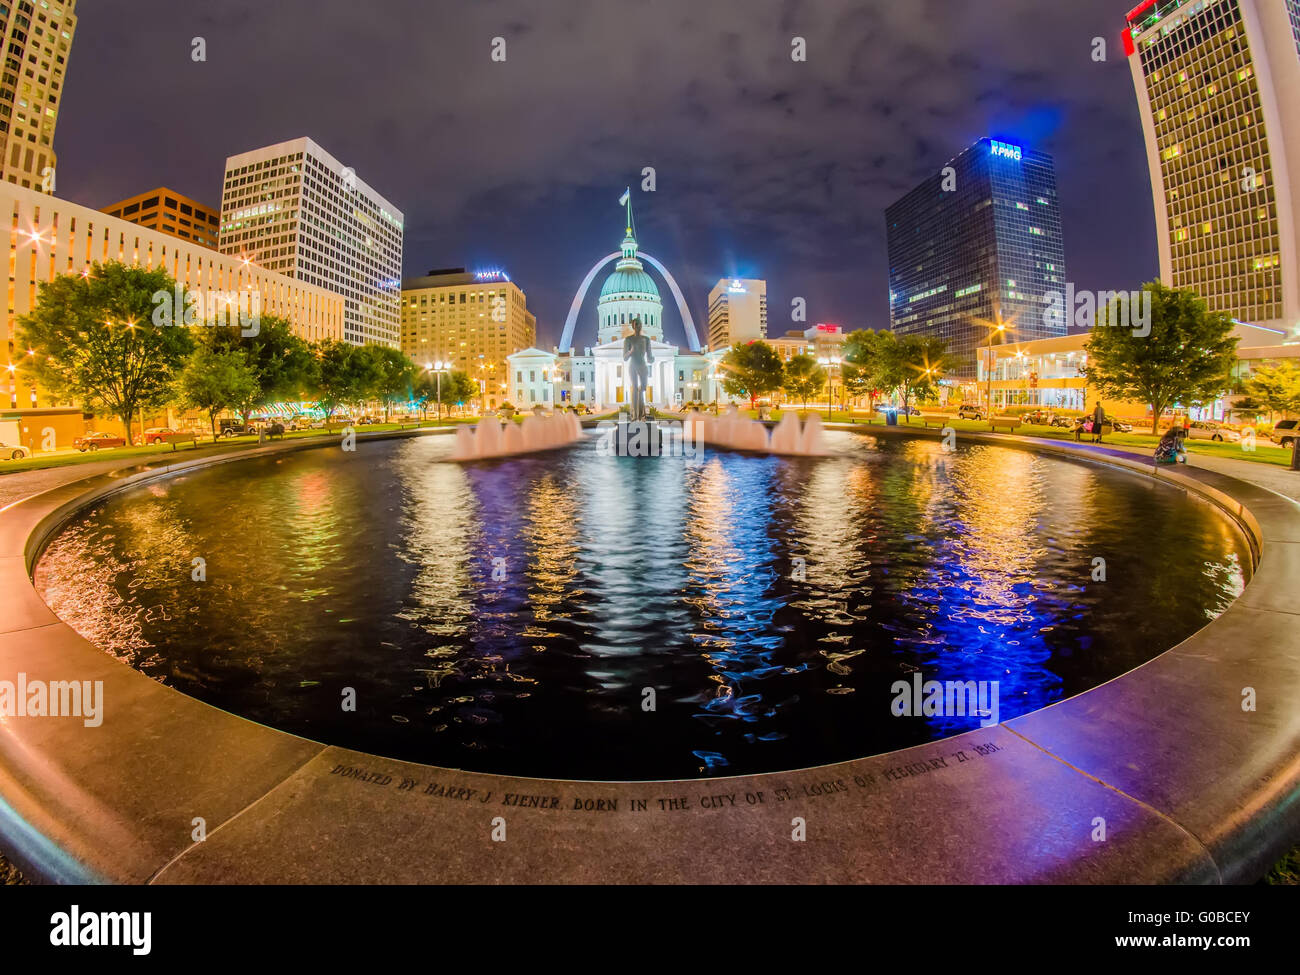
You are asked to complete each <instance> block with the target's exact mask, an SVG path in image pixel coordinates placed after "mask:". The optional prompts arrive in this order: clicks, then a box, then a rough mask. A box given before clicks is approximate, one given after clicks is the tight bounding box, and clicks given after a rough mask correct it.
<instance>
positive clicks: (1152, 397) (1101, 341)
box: [1084, 281, 1237, 434]
mask: <svg viewBox="0 0 1300 975" xmlns="http://www.w3.org/2000/svg"><path fill="white" fill-rule="evenodd" d="M1143 291H1145V292H1148V293H1150V295H1151V323H1150V330H1149V334H1141V333H1142V332H1145V331H1147V330H1146V329H1136V328H1133V327H1132V326H1131V325H1130V324H1129V323H1128V322H1122V321H1118V320H1117V321H1116V322H1115V323H1114V324H1113V325H1112V324H1111V323H1110V319H1111V316H1112V315H1115V314H1117V312H1118V311H1119V307H1118V305H1114V306H1112V305H1109V304H1108V305H1106V306H1105V307H1104V308H1102V309H1098V313H1097V326H1096V327H1095V328H1094V329H1093V330H1092V338H1091V339H1089V341H1088V345H1087V352H1088V366H1087V368H1086V369H1085V371H1084V373H1085V375H1086V376H1087V377H1088V382H1089V383H1091V384H1092V385H1093V386H1095V387H1096V389H1097V391H1098V392H1099V393H1101V394H1103V395H1106V396H1110V397H1113V398H1115V399H1127V400H1137V401H1138V402H1141V403H1147V404H1149V405H1150V407H1151V432H1152V433H1153V434H1154V433H1156V432H1157V431H1158V429H1159V424H1160V417H1161V416H1162V415H1163V413H1164V411H1165V408H1166V407H1168V406H1170V405H1172V404H1174V403H1182V404H1185V405H1189V406H1194V405H1198V404H1200V403H1203V402H1205V401H1207V400H1211V399H1213V398H1214V397H1216V396H1218V395H1220V394H1221V393H1223V392H1225V391H1226V390H1227V389H1228V387H1229V386H1230V385H1231V383H1232V367H1233V364H1234V363H1235V362H1236V359H1237V339H1236V338H1235V337H1234V336H1233V335H1232V328H1233V325H1232V319H1231V318H1230V317H1229V316H1227V315H1225V314H1223V313H1222V312H1210V311H1208V310H1207V309H1206V306H1205V302H1204V301H1202V300H1201V299H1200V298H1199V297H1198V296H1197V294H1196V292H1194V291H1192V290H1191V289H1190V288H1166V287H1165V286H1164V285H1163V284H1160V283H1159V282H1158V281H1153V282H1151V283H1149V284H1146V285H1143ZM1144 301H1145V299H1144Z"/></svg>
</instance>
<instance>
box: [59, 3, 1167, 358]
mask: <svg viewBox="0 0 1300 975" xmlns="http://www.w3.org/2000/svg"><path fill="white" fill-rule="evenodd" d="M298 6H299V5H297V4H294V3H290V4H285V5H282V6H281V7H280V8H278V9H277V10H276V11H269V12H268V11H264V10H256V9H255V8H253V7H251V6H250V7H248V8H246V10H245V13H247V14H248V15H249V17H248V18H244V17H236V16H234V15H233V14H230V15H226V16H221V17H215V16H214V15H212V14H208V13H203V12H196V14H195V15H194V16H193V18H192V19H190V20H189V21H188V22H183V23H177V22H175V19H174V18H173V17H171V16H170V14H169V15H168V16H166V17H163V16H161V15H160V16H159V17H157V18H151V17H150V16H149V15H148V8H149V7H150V0H141V2H140V3H136V4H134V5H133V9H134V10H136V11H139V12H140V13H139V15H138V16H137V17H136V18H132V20H131V22H130V23H125V22H120V21H116V20H114V18H113V16H112V10H111V5H109V6H108V7H97V8H93V9H89V10H87V11H84V12H80V11H79V13H80V15H81V18H82V21H83V25H82V30H83V31H84V30H90V31H92V34H91V35H88V36H95V37H98V38H102V41H103V42H102V43H101V44H97V45H96V46H95V47H93V48H92V47H89V46H87V47H85V48H80V49H78V51H77V52H76V56H74V57H72V58H71V59H70V64H69V78H68V85H67V97H66V104H65V105H64V106H63V109H62V111H61V121H62V122H63V124H62V125H61V126H60V128H59V138H58V140H57V148H58V151H59V154H60V158H61V163H60V166H61V169H60V172H59V179H60V183H59V193H58V195H59V196H62V197H64V198H68V199H73V200H76V201H77V202H80V203H84V204H85V205H88V206H104V205H106V204H108V203H111V202H112V201H114V200H117V199H121V198H123V197H125V196H128V195H130V194H132V193H136V192H139V190H140V188H141V187H142V186H149V185H167V186H173V187H175V188H176V189H177V190H178V191H179V192H182V193H186V194H188V195H190V196H193V197H194V198H195V199H198V200H200V201H203V202H205V203H207V204H208V205H212V206H215V205H217V204H219V202H220V200H219V194H220V186H221V171H222V163H223V161H224V159H225V158H226V157H227V156H230V155H234V154H238V153H241V152H245V151H248V150H251V149H254V148H256V147H257V146H260V145H267V144H274V143H278V142H282V141H285V140H289V139H294V138H298V137H301V136H307V137H310V138H312V139H313V140H315V141H317V142H319V143H320V144H322V145H324V146H327V147H329V148H330V150H331V152H333V153H334V154H335V155H336V156H337V157H338V158H339V159H340V161H341V162H343V163H344V164H346V165H349V166H353V167H355V169H356V171H357V172H358V173H360V174H364V176H365V179H366V181H367V182H368V183H370V185H372V186H374V187H375V188H376V189H377V190H378V191H379V192H380V193H383V194H384V195H385V196H386V197H387V198H388V199H391V200H392V201H393V202H394V204H395V205H396V206H397V207H399V208H400V209H402V210H403V211H404V212H405V214H406V241H405V253H404V261H403V275H404V276H413V275H417V274H421V273H423V272H424V271H426V270H427V269H428V268H429V267H438V266H462V265H463V266H466V267H470V268H475V267H480V266H494V267H504V268H506V270H507V271H508V272H509V273H510V275H511V277H512V278H513V279H514V280H516V281H519V282H521V284H522V286H523V287H524V288H525V289H526V290H527V291H528V292H529V295H530V307H532V308H534V309H535V311H536V313H537V315H538V341H539V343H553V342H555V341H556V340H557V339H558V338H559V333H560V331H561V326H562V322H563V316H564V311H565V309H566V307H567V304H568V302H569V300H570V299H571V297H572V294H573V290H574V288H575V286H576V284H577V279H578V278H579V277H580V274H581V267H582V266H585V265H583V261H584V260H586V255H588V254H590V253H592V252H593V251H594V250H596V249H598V248H599V247H601V246H604V244H605V237H606V235H607V232H606V230H605V228H606V227H607V213H608V211H611V210H612V209H613V207H615V206H616V205H617V202H616V201H617V198H618V195H619V194H620V193H621V192H622V189H623V187H625V186H627V185H628V184H629V183H630V184H631V185H632V187H633V194H634V197H635V201H636V204H637V207H638V214H639V215H640V217H641V221H642V226H641V236H642V237H643V239H645V240H646V241H648V242H650V243H649V246H650V247H651V248H652V250H654V251H655V252H656V253H658V254H661V255H662V259H663V260H664V261H665V263H666V264H668V265H669V266H672V267H673V268H674V269H675V273H676V274H677V275H678V276H679V278H680V279H681V283H682V286H683V289H684V290H685V291H686V294H687V299H688V302H689V303H690V306H691V309H692V312H693V314H694V315H695V317H696V319H697V321H702V320H705V319H706V318H707V294H708V291H709V288H710V287H711V286H712V285H713V283H714V282H716V281H717V279H718V278H719V277H723V276H731V277H760V278H765V279H767V280H768V281H769V305H770V317H771V321H772V328H771V331H772V333H773V334H780V333H782V332H784V331H786V330H787V328H793V327H798V326H799V325H800V324H801V323H791V322H790V320H789V308H790V302H791V299H792V298H794V297H796V296H798V297H804V298H805V299H806V300H807V304H808V320H809V321H828V322H837V323H843V324H844V325H846V326H847V327H874V328H881V327H886V326H887V324H888V314H889V313H888V285H887V274H888V261H887V258H886V253H885V231H884V209H885V207H886V206H887V205H888V204H889V202H891V201H892V200H893V199H896V198H897V197H898V196H900V195H901V194H902V193H903V192H906V190H907V189H908V188H910V187H911V186H913V185H915V184H916V182H918V181H919V180H920V179H921V178H923V177H924V176H925V174H926V173H928V172H930V171H931V170H933V169H935V168H937V167H940V166H942V165H943V164H944V162H945V160H947V159H949V158H951V156H952V155H953V154H954V153H955V152H956V151H958V150H959V149H960V147H961V146H963V145H969V144H970V143H971V142H973V141H975V139H977V138H980V137H984V136H989V135H992V136H993V137H994V138H998V137H1003V138H1006V139H1008V140H1010V141H1014V142H1015V143H1016V144H1019V145H1024V146H1026V147H1028V148H1033V149H1038V150H1041V151H1044V152H1047V153H1049V154H1051V155H1053V156H1054V157H1055V158H1056V160H1057V165H1058V179H1059V184H1060V191H1061V202H1062V221H1063V235H1064V240H1065V247H1066V254H1067V259H1068V262H1069V265H1070V267H1071V272H1072V275H1073V276H1074V279H1075V280H1076V281H1077V283H1078V285H1079V286H1080V287H1092V288H1103V287H1119V286H1131V287H1136V286H1137V285H1138V284H1140V283H1141V281H1143V280H1147V279H1150V278H1152V277H1154V276H1155V274H1156V270H1157V255H1156V247H1155V228H1154V225H1153V221H1152V217H1151V207H1150V186H1149V181H1148V178H1147V172H1146V164H1145V152H1144V148H1143V144H1142V137H1141V127H1140V124H1139V116H1138V112H1137V108H1136V104H1135V99H1134V93H1133V88H1132V81H1131V78H1130V75H1129V71H1128V67H1127V64H1126V62H1125V58H1124V54H1123V50H1122V46H1121V42H1120V31H1121V29H1122V27H1123V24H1124V13H1125V11H1124V10H1122V9H1118V8H1115V9H1111V8H1110V6H1109V5H1099V6H1098V8H1097V9H1096V10H1092V11H1080V10H1055V9H1050V10H1049V9H1043V10H1038V9H1036V10H1035V11H1034V16H1033V17H1032V18H1027V17H1024V16H1017V15H1016V14H1015V12H1014V11H1006V12H1003V11H992V12H990V13H989V14H988V16H983V15H980V16H976V15H974V14H972V13H970V12H968V11H961V10H958V11H946V12H945V19H946V20H947V22H948V24H949V26H950V27H951V28H952V29H950V30H945V31H943V32H938V33H942V35H943V36H942V37H938V36H935V34H936V32H928V31H927V30H926V22H927V18H926V14H927V13H928V12H929V11H928V8H925V7H924V6H922V7H917V8H906V9H903V10H899V9H894V8H890V7H880V8H873V9H867V8H861V7H851V6H850V5H847V4H839V3H818V4H802V5H801V4H790V5H779V4H768V5H765V6H764V7H762V8H760V7H758V6H756V7H755V14H754V16H753V17H752V18H751V19H749V20H747V21H743V22H736V21H735V20H734V18H729V17H726V16H724V15H723V14H722V13H713V12H710V11H706V10H696V9H692V8H689V7H687V6H686V5H669V6H667V7H664V6H660V7H657V8H656V9H655V10H653V11H649V10H643V9H637V8H631V9H624V10H606V9H603V8H593V9H591V10H585V8H582V9H583V10H584V11H585V13H583V14H582V15H581V16H579V15H578V14H577V13H575V12H569V13H568V14H567V15H565V14H564V13H562V12H559V11H557V12H556V13H553V14H548V16H547V18H546V19H545V21H544V22H539V21H536V20H535V19H534V16H535V15H533V14H531V13H528V12H527V11H525V9H524V8H523V7H522V6H512V5H509V4H507V5H502V6H500V7H493V8H492V9H489V10H483V9H478V8H476V9H474V10H472V11H470V12H468V13H467V14H466V15H465V16H464V17H463V18H461V19H458V20H457V21H456V22H455V23H454V24H439V25H438V26H439V31H440V33H439V34H438V35H437V36H436V37H435V36H434V35H432V34H431V33H429V32H427V31H426V27H425V24H427V23H429V21H428V20H426V19H425V18H422V17H420V16H418V10H419V9H420V8H417V7H414V6H411V7H409V8H407V14H409V16H407V15H403V14H402V13H400V12H399V13H397V14H395V15H394V17H392V18H389V19H388V20H387V22H389V23H392V22H401V23H402V24H403V25H404V26H403V36H404V37H405V38H406V41H405V43H407V44H409V45H410V47H411V49H412V50H413V51H415V52H423V53H425V54H427V53H429V52H431V51H437V52H438V57H436V58H424V57H422V58H420V59H418V63H419V67H418V68H414V69H413V68H412V65H413V64H415V63H416V61H415V60H412V59H403V58H396V59H393V60H392V62H391V63H385V64H383V65H368V66H367V67H366V68H365V69H358V70H357V71H351V70H340V69H339V68H338V65H337V64H334V63H333V62H331V63H332V64H333V66H332V67H331V68H330V71H329V72H324V71H322V70H321V69H320V68H319V67H317V66H315V65H316V62H317V61H319V57H318V55H319V51H320V50H321V49H326V48H330V49H332V46H333V45H334V43H335V41H336V40H338V39H340V38H341V37H342V36H344V33H345V32H346V34H347V36H349V37H351V36H352V35H353V34H354V33H356V32H358V31H359V32H360V34H359V35H358V36H357V40H358V42H360V41H362V40H364V39H366V38H368V37H371V35H372V34H373V32H374V30H376V29H377V28H375V27H372V26H368V25H365V24H361V25H358V24H356V23H354V22H352V20H351V19H350V18H347V17H344V16H343V15H342V14H341V13H340V11H341V10H342V9H343V8H338V9H336V8H335V7H334V6H333V5H330V4H316V5H313V6H312V17H311V18H309V19H304V18H300V17H298V16H297V13H298ZM162 9H163V8H161V7H159V11H161V10H162ZM348 9H350V8H348ZM574 9H575V11H576V10H577V9H578V8H574ZM760 14H762V16H760ZM86 17H90V18H91V19H90V20H89V21H87V20H86ZM249 18H251V20H250V19H249ZM611 18H618V19H619V20H620V23H621V27H620V26H618V25H613V24H610V23H608V21H609V20H610V19H611ZM250 23H257V24H260V25H261V28H260V29H259V30H257V31H256V32H255V33H254V34H253V35H252V36H253V37H264V38H266V41H265V43H264V44H263V43H261V42H258V41H250V40H249V39H248V38H249V36H250V35H248V34H246V33H242V34H241V33H239V32H241V31H246V30H247V29H248V25H249V24H250ZM759 25H770V26H762V27H760V26H759ZM562 26H563V27H564V28H567V34H566V33H565V30H563V29H562ZM611 31H615V32H616V33H618V34H620V35H621V36H623V37H624V43H622V44H621V45H619V49H618V50H617V51H614V52H611V51H610V50H608V48H609V45H608V44H602V43H600V42H598V41H597V40H595V38H597V37H600V36H602V35H608V34H609V33H610V32H611ZM290 33H292V36H294V37H295V38H297V41H296V42H295V44H292V45H285V44H283V43H279V41H277V38H279V39H283V38H284V37H285V36H289V35H290ZM236 35H238V36H239V41H238V44H236V41H235V37H236ZM553 35H554V36H553ZM196 36H199V37H203V38H204V40H205V48H206V51H205V53H206V57H207V60H206V61H205V62H202V63H195V62H192V61H191V58H190V55H191V40H192V38H193V37H196ZM496 36H501V37H504V38H505V40H506V44H507V48H506V51H507V53H506V58H507V59H506V61H505V62H493V61H492V60H491V58H490V44H491V40H492V38H493V37H496ZM792 36H802V37H804V38H805V39H806V42H807V61H806V62H795V61H792V60H791V41H790V38H791V37H792ZM1095 37H1102V38H1104V39H1105V40H1106V44H1107V52H1106V53H1107V60H1106V61H1105V62H1100V63H1099V62H1094V61H1093V60H1092V51H1093V50H1094V46H1093V39H1094V38H1095ZM541 51H544V52H545V58H546V59H545V60H544V61H543V60H539V52H541ZM313 52H315V53H313ZM566 52H568V53H569V54H572V56H571V57H566V56H564V55H565V53H566ZM664 53H668V54H671V55H672V57H671V58H669V59H667V60H663V59H662V58H658V57H657V54H664ZM223 58H230V59H231V61H232V64H233V63H235V61H238V63H240V64H241V65H242V66H244V67H245V68H248V69H251V70H241V71H240V72H237V73H236V74H235V76H232V75H231V74H230V73H225V72H222V68H221V62H222V59H223ZM311 59H315V60H311ZM309 61H310V63H309ZM128 62H130V63H131V64H132V68H131V70H130V71H129V72H126V73H125V74H121V72H122V71H124V70H125V67H124V66H125V65H126V64H127V63H128ZM494 72H495V73H494ZM155 73H156V74H157V76H158V78H161V77H162V76H163V75H166V77H167V79H168V85H167V86H166V88H165V90H159V88H160V85H159V84H158V83H156V79H155V77H154V76H155ZM217 74H220V76H221V84H220V85H217V86H214V85H213V76H214V75H217ZM110 75H111V76H114V78H115V81H114V86H109V85H107V84H106V83H105V79H106V78H107V77H109V76H110ZM444 75H445V77H444ZM439 79H441V81H440V80H439ZM686 79H689V80H686ZM453 80H454V81H455V83H456V85H453ZM534 82H537V83H534ZM456 86H459V87H457V90H458V97H457V99H456V100H455V101H454V102H450V101H447V100H441V101H440V100H437V99H433V100H430V98H429V95H428V92H430V91H438V90H452V88H453V87H456ZM268 88H271V89H274V90H275V91H276V93H277V97H276V98H275V99H265V98H263V97H260V93H261V92H263V91H265V90H266V89H268ZM106 91H112V96H111V97H112V101H113V107H114V109H115V114H114V115H113V116H112V117H113V118H114V121H115V123H116V124H120V125H126V126H128V127H131V126H135V127H144V128H147V129H149V130H154V131H165V132H166V134H167V137H166V138H158V139H156V140H154V139H143V140H138V141H140V142H141V145H140V146H139V147H135V146H133V145H131V144H123V143H122V142H120V141H119V142H116V143H115V144H114V152H115V154H116V160H115V161H116V162H117V163H118V164H117V165H115V166H113V167H101V166H99V165H98V163H99V161H100V158H101V157H100V155H99V152H100V146H102V144H104V142H105V141H106V140H108V139H110V137H111V136H110V127H106V123H105V122H104V121H103V120H102V119H101V116H105V113H104V108H105V105H104V101H105V95H104V94H103V93H104V92H106ZM560 105H563V106H564V111H563V112H559V111H550V110H548V109H549V108H550V107H554V106H560ZM160 123H161V124H160ZM498 146H499V148H497V147H498ZM645 166H653V167H654V169H655V180H656V184H657V185H656V191H655V192H654V193H645V192H643V191H641V189H640V183H641V180H642V169H643V168H644V167H645ZM781 175H784V176H785V177H786V178H785V179H784V180H782V179H780V178H778V177H779V176H781ZM666 324H667V327H668V333H669V335H670V336H671V337H672V338H673V339H674V340H680V339H681V338H682V330H681V325H680V322H679V321H678V316H677V315H676V312H675V309H669V310H668V312H667V321H666Z"/></svg>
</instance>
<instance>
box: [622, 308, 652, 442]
mask: <svg viewBox="0 0 1300 975" xmlns="http://www.w3.org/2000/svg"><path fill="white" fill-rule="evenodd" d="M623 361H624V362H626V363H627V379H628V386H629V387H630V389H631V391H632V419H633V420H634V421H637V420H644V419H645V418H646V402H645V391H646V386H647V385H648V384H649V381H650V364H651V363H652V362H653V361H654V352H653V350H652V349H651V347H650V338H649V336H646V335H642V334H641V319H640V318H634V319H632V334H631V335H629V336H628V337H627V338H625V339H624V340H623Z"/></svg>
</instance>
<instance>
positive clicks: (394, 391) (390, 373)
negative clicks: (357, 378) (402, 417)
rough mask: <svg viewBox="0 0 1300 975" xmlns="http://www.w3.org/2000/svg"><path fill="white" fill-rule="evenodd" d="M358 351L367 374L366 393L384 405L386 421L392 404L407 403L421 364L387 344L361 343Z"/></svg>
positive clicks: (418, 375)
mask: <svg viewBox="0 0 1300 975" xmlns="http://www.w3.org/2000/svg"><path fill="white" fill-rule="evenodd" d="M358 354H359V355H360V357H361V358H362V360H363V363H364V368H365V370H366V372H367V373H368V376H369V381H368V385H367V388H366V390H365V392H366V393H367V394H368V395H369V396H372V397H373V398H375V399H377V400H379V401H380V402H381V403H383V404H384V419H385V420H387V419H388V417H389V415H390V414H391V412H392V408H393V405H394V404H395V403H407V402H410V400H411V399H412V398H413V396H414V387H415V384H416V381H417V380H418V379H419V377H420V367H419V366H417V365H416V364H415V363H414V362H412V361H411V360H410V358H409V357H408V356H406V355H405V354H404V353H402V352H401V351H400V350H399V349H394V348H391V347H389V346H387V345H364V346H362V347H361V349H360V350H359V353H358Z"/></svg>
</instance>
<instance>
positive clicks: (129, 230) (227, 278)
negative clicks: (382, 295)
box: [0, 182, 344, 406]
mask: <svg viewBox="0 0 1300 975" xmlns="http://www.w3.org/2000/svg"><path fill="white" fill-rule="evenodd" d="M0 213H7V214H11V215H12V217H11V219H12V225H11V226H10V228H9V230H8V235H7V236H8V241H9V254H10V264H9V300H8V305H7V307H6V310H5V317H4V322H3V326H2V328H3V338H4V339H5V342H4V345H3V347H0V391H3V384H4V383H5V382H7V383H8V390H7V392H8V394H9V395H8V397H6V398H5V399H4V400H3V402H2V403H0V405H3V406H17V404H18V400H19V396H18V386H17V385H16V384H17V378H16V377H15V372H16V371H17V364H18V363H19V362H20V361H21V359H22V357H23V356H24V355H25V354H26V351H25V350H24V349H23V348H21V346H19V345H18V342H17V339H18V329H17V322H18V319H19V318H21V317H22V316H24V315H27V314H30V313H31V311H32V310H33V309H34V308H35V307H36V306H37V301H38V298H39V295H40V289H41V287H42V286H43V285H46V284H48V283H49V282H51V281H53V280H54V279H55V278H56V277H59V276H61V275H68V274H74V275H75V274H89V273H90V267H91V265H92V264H99V263H103V262H105V261H121V262H122V263H124V264H131V265H135V266H137V267H142V268H146V269H150V270H152V269H156V268H161V269H162V270H165V271H166V272H167V273H168V274H170V275H171V276H172V277H173V278H175V279H176V281H177V283H178V284H179V285H180V286H181V287H182V288H183V289H184V291H185V292H197V293H198V295H199V296H200V297H201V298H202V299H203V300H202V303H201V305H200V307H202V308H204V309H207V308H210V307H216V308H217V310H218V312H221V311H222V310H223V309H226V310H227V312H226V314H227V315H228V316H231V317H227V320H228V321H233V313H236V312H247V313H248V315H249V316H250V317H251V316H252V315H253V314H257V315H275V316H277V317H280V318H285V319H288V321H289V323H290V325H291V326H292V327H293V330H294V332H295V333H296V334H297V335H300V336H301V337H302V338H304V339H307V340H308V341H316V340H318V339H341V338H342V337H343V319H344V311H343V299H342V298H341V297H340V296H338V295H336V294H332V293H331V292H329V291H327V290H326V289H324V288H320V287H317V286H316V285H313V284H309V283H307V282H305V281H295V280H293V279H292V278H288V277H285V276H284V275H283V274H277V273H275V272H273V271H269V270H267V269H266V268H264V267H259V266H258V265H256V264H253V263H251V262H245V261H242V260H239V259H238V258H233V257H228V256H226V255H225V254H221V253H219V252H217V251H215V250H212V249H211V248H208V247H202V246H200V245H199V244H196V243H192V242H190V241H187V240H183V239H179V238H177V237H174V236H171V235H169V234H164V233H162V232H160V231H157V230H153V229H150V228H146V227H142V226H139V225H138V224H134V223H129V222H128V221H126V220H123V219H121V218H120V217H112V216H109V215H107V214H105V213H102V212H100V211H99V210H92V209H91V208H90V207H83V206H81V205H79V204H76V203H69V202H68V201H67V200H61V199H59V198H58V197H55V196H49V195H47V194H45V193H42V192H40V191H39V190H32V189H24V188H23V187H21V186H16V185H13V184H6V183H3V182H0ZM252 294H256V295H257V301H256V304H254V303H253V299H252V297H251V296H252ZM245 295H247V296H248V297H247V298H245V297H244V296H245ZM185 300H186V298H185V297H182V301H185ZM214 302H215V303H216V304H215V305H214ZM179 307H180V306H179V305H173V308H179ZM241 324H242V322H241ZM10 367H13V368H10ZM28 392H29V393H30V398H31V403H32V405H33V406H35V405H36V393H37V391H36V390H35V389H31V390H29V391H28ZM42 397H44V394H43V393H42ZM23 399H24V401H25V400H26V399H27V396H26V395H24V397H23ZM23 405H26V403H25V402H24V404H23Z"/></svg>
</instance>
